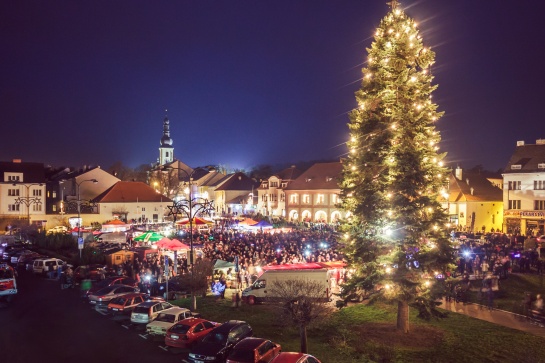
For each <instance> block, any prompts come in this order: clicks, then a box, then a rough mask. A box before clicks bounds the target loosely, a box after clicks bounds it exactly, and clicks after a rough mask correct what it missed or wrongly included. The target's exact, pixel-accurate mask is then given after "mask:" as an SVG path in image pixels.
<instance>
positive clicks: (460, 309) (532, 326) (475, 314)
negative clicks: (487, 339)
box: [439, 300, 545, 338]
mask: <svg viewBox="0 0 545 363" xmlns="http://www.w3.org/2000/svg"><path fill="white" fill-rule="evenodd" d="M439 307H440V308H441V309H444V310H448V311H451V312H454V313H458V314H464V315H467V316H470V317H472V318H475V319H480V320H485V321H488V322H490V323H493V324H497V325H502V326H505V327H508V328H511V329H516V330H521V331H524V332H526V333H530V334H533V335H537V336H540V337H543V338H545V327H544V326H543V325H539V324H537V323H536V322H535V321H533V320H532V319H530V318H528V317H526V316H524V315H520V314H515V313H512V312H509V311H505V310H498V309H491V310H489V309H488V307H486V306H483V305H480V304H473V303H462V302H454V301H445V300H443V301H442V303H441V305H440V306H439Z"/></svg>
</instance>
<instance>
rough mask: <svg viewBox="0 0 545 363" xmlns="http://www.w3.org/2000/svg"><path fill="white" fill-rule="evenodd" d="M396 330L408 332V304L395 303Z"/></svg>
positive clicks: (404, 302)
mask: <svg viewBox="0 0 545 363" xmlns="http://www.w3.org/2000/svg"><path fill="white" fill-rule="evenodd" d="M397 330H400V331H402V332H403V333H408V332H409V304H408V303H407V302H406V301H398V302H397Z"/></svg>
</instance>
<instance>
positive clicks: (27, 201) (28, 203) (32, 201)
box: [12, 183, 43, 226]
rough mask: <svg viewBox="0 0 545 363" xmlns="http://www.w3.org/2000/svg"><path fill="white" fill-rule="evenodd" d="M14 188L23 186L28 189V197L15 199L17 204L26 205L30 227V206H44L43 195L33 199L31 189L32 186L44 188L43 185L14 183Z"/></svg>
mask: <svg viewBox="0 0 545 363" xmlns="http://www.w3.org/2000/svg"><path fill="white" fill-rule="evenodd" d="M12 185H13V186H14V187H16V186H19V185H22V186H24V187H25V188H26V197H25V198H21V197H19V198H17V199H15V204H18V205H20V204H24V205H26V212H27V222H28V225H29V226H30V206H31V205H32V204H42V199H41V197H40V196H41V194H40V196H34V197H32V198H30V187H32V186H40V187H41V186H43V184H42V183H30V184H25V183H13V184H12Z"/></svg>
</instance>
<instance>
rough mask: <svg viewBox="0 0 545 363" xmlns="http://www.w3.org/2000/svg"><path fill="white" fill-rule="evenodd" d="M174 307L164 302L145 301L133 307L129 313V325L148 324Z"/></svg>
mask: <svg viewBox="0 0 545 363" xmlns="http://www.w3.org/2000/svg"><path fill="white" fill-rule="evenodd" d="M171 307H174V305H172V304H171V303H168V302H166V301H146V302H143V303H142V304H140V305H138V306H137V307H135V308H134V309H133V311H132V313H131V323H135V324H148V323H150V322H152V321H153V320H155V318H156V317H157V315H159V313H160V312H161V311H163V310H165V309H169V308H171Z"/></svg>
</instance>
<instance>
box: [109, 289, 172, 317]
mask: <svg viewBox="0 0 545 363" xmlns="http://www.w3.org/2000/svg"><path fill="white" fill-rule="evenodd" d="M149 300H158V301H162V300H163V299H156V298H153V299H152V298H150V296H149V295H148V294H144V293H141V292H135V293H129V294H125V295H122V296H119V297H116V298H114V299H112V300H110V303H109V304H108V312H109V313H111V314H112V315H117V314H124V315H131V313H132V311H133V309H134V308H135V307H136V306H137V305H138V304H141V303H143V302H144V301H149Z"/></svg>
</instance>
